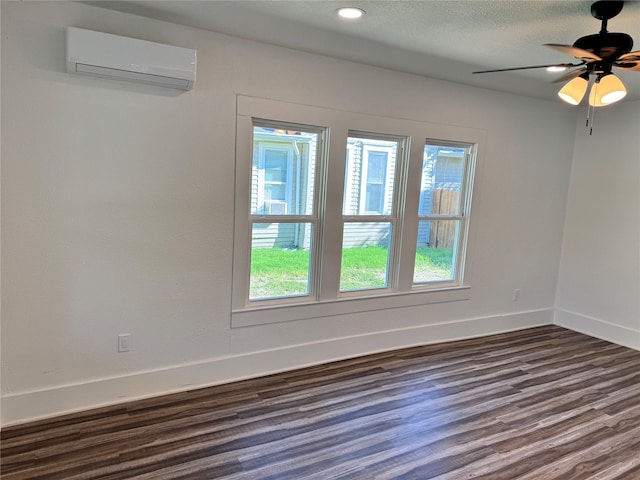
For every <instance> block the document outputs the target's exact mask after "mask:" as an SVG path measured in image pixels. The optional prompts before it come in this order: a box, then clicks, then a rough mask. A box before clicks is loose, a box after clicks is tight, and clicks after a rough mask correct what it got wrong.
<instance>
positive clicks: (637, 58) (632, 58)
mask: <svg viewBox="0 0 640 480" xmlns="http://www.w3.org/2000/svg"><path fill="white" fill-rule="evenodd" d="M616 61H617V62H620V61H623V62H640V50H638V51H637V52H629V53H625V54H624V55H620V56H619V57H618V58H617V59H616Z"/></svg>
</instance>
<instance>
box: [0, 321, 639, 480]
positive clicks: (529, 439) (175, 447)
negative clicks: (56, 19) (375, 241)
mask: <svg viewBox="0 0 640 480" xmlns="http://www.w3.org/2000/svg"><path fill="white" fill-rule="evenodd" d="M1 438H2V450H1V454H2V458H1V468H2V470H1V471H2V476H1V478H2V479H3V480H4V479H6V480H18V479H20V480H26V479H41V480H44V479H47V480H55V479H64V480H81V479H92V480H94V479H100V480H116V479H136V480H151V479H153V480H165V479H170V480H185V479H192V480H200V479H207V480H209V479H227V480H258V479H260V480H267V479H269V480H276V479H277V480H287V479H291V480H302V479H318V480H329V479H331V480H333V479H358V480H359V479H366V480H372V479H388V480H389V479H393V480H397V479H415V480H426V479H438V480H445V479H447V480H464V479H471V478H473V479H476V480H477V479H482V480H516V479H518V480H547V479H562V480H577V479H594V480H639V479H640V352H638V351H634V350H631V349H627V348H624V347H621V346H618V345H614V344H611V343H607V342H605V341H602V340H598V339H594V338H591V337H588V336H585V335H581V334H579V333H576V332H572V331H569V330H565V329H562V328H560V327H556V326H545V327H539V328H534V329H528V330H522V331H519V332H512V333H506V334H500V335H493V336H489V337H484V338H479V339H472V340H464V341H458V342H451V343H444V344H437V345H428V346H423V347H416V348H409V349H404V350H398V351H393V352H387V353H381V354H376V355H369V356H365V357H360V358H356V359H352V360H346V361H341V362H335V363H330V364H326V365H321V366H316V367H311V368H305V369H302V370H296V371H292V372H287V373H282V374H277V375H272V376H269V377H263V378H259V379H255V380H249V381H242V382H237V383H232V384H227V385H221V386H217V387H212V388H207V389H200V390H195V391H192V392H188V393H181V394H176V395H169V396H164V397H157V398H154V399H150V400H144V401H138V402H131V403H127V404H123V405H119V406H114V407H109V408H102V409H99V410H93V411H87V412H83V413H80V414H74V415H68V416H64V417H58V418H54V419H50V420H45V421H39V422H34V423H30V424H25V425H21V426H15V427H10V428H7V429H5V430H3V432H2V437H1Z"/></svg>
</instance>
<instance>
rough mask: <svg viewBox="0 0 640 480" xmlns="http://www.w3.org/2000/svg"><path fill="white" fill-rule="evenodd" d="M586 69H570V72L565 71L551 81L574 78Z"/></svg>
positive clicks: (556, 81)
mask: <svg viewBox="0 0 640 480" xmlns="http://www.w3.org/2000/svg"><path fill="white" fill-rule="evenodd" d="M586 71H587V69H586V68H578V69H576V70H571V71H570V72H567V73H565V74H564V75H562V76H561V77H559V78H556V79H555V80H554V81H553V82H551V83H560V82H564V81H566V80H571V79H572V78H576V77H578V76H580V75H582V74H583V73H584V72H586Z"/></svg>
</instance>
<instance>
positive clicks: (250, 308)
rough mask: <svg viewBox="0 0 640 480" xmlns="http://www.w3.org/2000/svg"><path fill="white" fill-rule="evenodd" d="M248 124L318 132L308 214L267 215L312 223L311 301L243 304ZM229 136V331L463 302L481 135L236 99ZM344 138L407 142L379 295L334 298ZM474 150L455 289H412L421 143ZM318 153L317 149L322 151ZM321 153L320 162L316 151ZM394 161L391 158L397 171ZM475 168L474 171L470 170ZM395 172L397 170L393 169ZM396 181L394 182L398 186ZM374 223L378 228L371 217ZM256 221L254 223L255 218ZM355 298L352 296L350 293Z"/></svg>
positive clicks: (468, 284) (448, 127)
mask: <svg viewBox="0 0 640 480" xmlns="http://www.w3.org/2000/svg"><path fill="white" fill-rule="evenodd" d="M254 119H270V120H272V121H274V122H282V123H283V124H291V125H292V126H293V127H295V128H299V126H300V125H305V126H310V128H313V127H311V126H318V127H323V128H325V130H324V131H325V132H326V134H327V137H326V138H320V139H319V146H318V152H319V154H318V158H317V160H316V161H317V163H318V164H317V169H318V170H317V172H316V175H315V177H316V182H317V185H324V188H323V187H319V188H316V189H315V190H314V212H315V213H314V215H310V216H305V215H301V216H291V215H287V216H286V218H285V217H279V216H274V215H270V216H269V217H268V221H270V222H277V221H279V220H283V221H296V222H297V221H309V222H315V223H314V236H315V239H314V248H316V249H318V250H317V252H318V255H317V259H315V260H313V262H314V263H313V265H312V268H313V271H314V278H313V280H312V282H313V284H312V286H311V287H312V288H311V290H312V294H311V295H309V296H307V297H303V298H300V297H286V298H280V299H276V300H274V301H266V302H265V301H250V300H249V292H248V290H249V288H248V286H249V281H248V280H249V267H250V265H249V261H250V250H251V228H250V226H251V222H250V219H249V211H250V195H251V168H252V167H251V163H252V162H251V158H252V153H251V150H252V141H251V139H252V132H253V122H254ZM236 126H237V131H236V195H235V227H234V252H233V285H232V311H231V327H233V328H236V327H245V326H252V325H261V324H269V323H278V322H286V321H293V320H301V319H312V318H322V317H326V316H334V315H343V314H349V313H357V312H366V311H372V310H384V309H390V308H399V307H408V306H415V305H425V304H430V303H441V302H451V301H460V300H466V299H468V298H469V297H470V289H471V281H472V269H471V266H472V261H471V260H472V257H473V248H472V246H473V237H474V230H475V227H474V226H475V222H474V217H473V216H472V215H471V216H470V213H471V209H470V207H471V199H472V196H473V195H472V193H473V192H472V190H471V188H472V186H473V184H474V178H473V177H474V172H475V178H476V180H475V181H476V182H477V178H478V175H479V171H480V170H481V160H482V158H483V145H484V143H485V138H486V131H484V130H481V129H475V128H468V127H459V126H451V125H441V124H435V123H430V122H422V121H416V120H404V119H398V118H390V117H382V116H379V115H369V114H365V113H356V112H345V111H340V110H334V109H329V108H322V107H313V106H307V105H298V104H292V103H286V102H280V101H276V100H268V99H262V98H255V97H247V96H243V95H239V96H238V97H237V125H236ZM349 132H380V135H381V136H382V135H389V136H392V137H406V138H408V139H411V140H410V141H408V142H407V146H406V148H407V149H408V152H407V158H408V159H409V161H408V162H407V164H406V166H405V170H404V172H403V173H402V175H404V177H405V178H406V179H407V181H406V183H405V185H404V193H403V194H402V195H401V196H400V197H397V201H398V202H399V204H398V208H399V215H400V217H401V220H399V221H401V222H402V226H401V227H398V228H401V232H398V233H399V235H398V246H397V250H396V251H395V252H394V256H395V260H394V261H395V263H396V268H397V270H395V271H396V272H400V273H401V275H399V274H398V273H394V278H393V279H392V288H390V289H385V290H382V291H378V290H373V291H370V290H364V291H356V292H348V295H344V294H340V291H339V286H340V258H341V250H342V232H343V225H344V216H343V212H342V201H343V193H344V188H345V164H346V157H347V155H346V151H347V137H348V136H349ZM427 138H432V139H441V140H442V141H449V142H460V143H464V144H473V145H475V148H474V154H475V155H474V158H473V159H472V161H470V162H468V163H469V168H470V172H469V176H468V177H467V179H466V181H467V185H468V188H469V194H468V195H467V199H468V201H467V203H468V205H466V207H469V208H466V209H465V217H466V218H465V237H466V238H465V240H466V245H464V246H463V250H462V251H461V253H460V255H461V256H462V257H461V258H466V261H464V262H459V264H458V268H460V275H459V279H460V280H459V281H458V282H456V284H455V285H441V284H435V285H432V284H417V285H414V284H413V269H414V263H415V249H416V239H417V232H418V215H417V214H418V211H417V209H418V205H419V198H420V181H421V178H422V163H423V155H424V146H425V139H427ZM320 143H321V144H322V147H323V148H321V145H320ZM322 151H324V152H325V154H324V156H322V155H321V153H320V152H322ZM398 163H399V158H397V159H396V166H397V165H398ZM472 164H475V169H474V168H473V167H474V165H472ZM397 168H398V167H397ZM399 181H400V177H398V178H396V180H395V182H394V183H395V185H396V187H397V186H398V184H399ZM375 218H376V220H375V221H384V216H379V215H378V216H376V217H375ZM254 220H255V219H254ZM354 293H355V294H354Z"/></svg>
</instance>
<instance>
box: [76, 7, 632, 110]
mask: <svg viewBox="0 0 640 480" xmlns="http://www.w3.org/2000/svg"><path fill="white" fill-rule="evenodd" d="M86 3H90V4H92V5H95V6H99V7H104V8H109V9H113V10H119V11H124V12H128V13H133V14H137V15H143V16H146V17H151V18H156V19H159V20H165V21H169V22H173V23H178V24H183V25H189V26H193V27H198V28H202V29H206V30H211V31H215V32H221V33H226V34H229V35H235V36H238V37H243V38H248V39H251V40H257V41H260V42H266V43H270V44H274V45H280V46H284V47H290V48H295V49H299V50H303V51H307V52H313V53H319V54H323V55H328V56H331V57H337V58H343V59H347V60H352V61H356V62H361V63H366V64H370V65H377V66H381V67H386V68H391V69H394V70H400V71H404V72H410V73H415V74H418V75H423V76H426V77H433V78H439V79H443V80H449V81H454V82H458V83H463V84H468V85H476V86H480V87H485V88H492V89H495V90H500V91H506V92H512V93H517V94H523V95H528V96H533V97H538V98H546V99H554V98H555V94H556V92H557V91H558V89H559V88H560V86H561V85H562V84H552V83H550V82H551V81H552V80H553V79H554V78H557V77H558V76H560V75H562V74H557V73H556V74H551V73H548V72H546V70H545V69H539V70H525V71H520V72H517V73H511V72H509V73H486V74H480V75H473V74H472V73H471V72H472V71H475V70H486V69H494V68H509V67H518V66H528V65H545V64H550V63H563V62H571V61H572V60H573V59H572V58H571V57H569V56H566V55H564V54H562V53H560V52H557V51H555V50H552V49H550V48H547V47H544V46H543V44H544V43H560V44H567V45H571V44H573V42H574V41H575V40H577V39H578V38H579V37H582V36H584V35H590V34H594V33H597V32H598V31H599V30H600V21H599V20H596V19H595V18H593V17H592V16H591V13H590V7H591V4H592V3H593V2H592V1H590V0H587V1H583V0H579V1H573V0H563V1H529V0H510V1H503V0H489V1H483V0H471V1H462V0H439V1H435V0H418V1H413V0H390V1H383V0H373V1H372V0H342V1H334V0H304V1H298V0H277V1H276V0H257V1H255V0H235V1H223V0H213V1H190V0H180V1H176V0H170V1H158V0H136V1H115V2H114V1H91V2H86ZM342 6H357V7H359V8H362V9H363V10H365V11H366V12H367V14H366V15H365V17H364V18H363V19H361V20H358V21H344V20H339V19H338V17H337V16H336V14H335V11H336V9H337V8H338V7H342ZM608 30H609V31H610V32H625V33H627V34H629V35H631V36H632V37H633V38H634V39H635V45H634V50H640V2H639V1H631V2H625V6H624V8H623V10H622V13H620V14H619V15H618V16H617V17H615V18H613V19H611V20H609V23H608ZM616 73H617V74H618V75H619V76H620V78H621V79H622V81H623V82H624V83H625V85H626V86H627V90H628V97H627V98H628V99H640V72H638V71H636V72H633V71H621V70H616Z"/></svg>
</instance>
